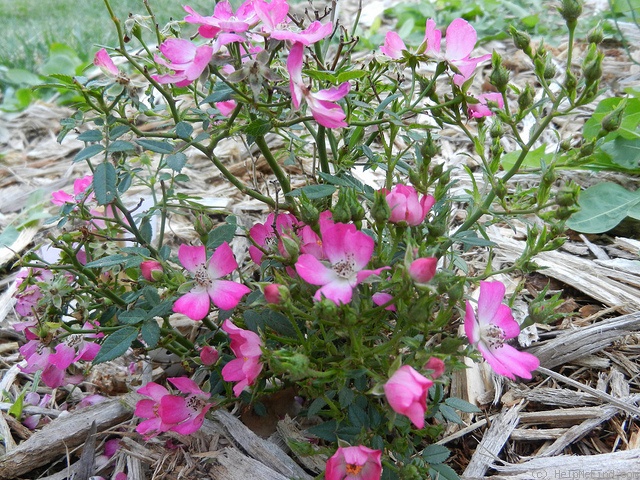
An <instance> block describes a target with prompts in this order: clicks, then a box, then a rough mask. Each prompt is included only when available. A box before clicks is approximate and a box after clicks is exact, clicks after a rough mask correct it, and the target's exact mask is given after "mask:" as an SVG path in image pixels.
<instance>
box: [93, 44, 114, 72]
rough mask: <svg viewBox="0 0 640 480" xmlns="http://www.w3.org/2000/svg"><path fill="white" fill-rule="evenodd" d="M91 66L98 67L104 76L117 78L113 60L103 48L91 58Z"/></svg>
mask: <svg viewBox="0 0 640 480" xmlns="http://www.w3.org/2000/svg"><path fill="white" fill-rule="evenodd" d="M93 64H94V65H95V66H96V67H99V68H100V70H102V72H103V73H104V74H105V75H112V76H114V77H117V76H118V73H119V72H118V67H116V66H115V64H114V63H113V60H111V57H110V56H109V54H108V53H107V51H106V50H105V49H104V48H101V49H100V50H98V51H97V52H96V55H95V57H93Z"/></svg>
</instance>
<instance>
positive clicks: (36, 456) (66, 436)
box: [0, 400, 133, 480]
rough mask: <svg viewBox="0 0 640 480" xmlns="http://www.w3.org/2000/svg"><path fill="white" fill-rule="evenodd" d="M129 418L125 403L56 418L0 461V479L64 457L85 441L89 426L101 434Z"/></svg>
mask: <svg viewBox="0 0 640 480" xmlns="http://www.w3.org/2000/svg"><path fill="white" fill-rule="evenodd" d="M132 415H133V410H132V409H131V408H130V407H128V406H127V405H126V404H125V402H122V401H121V400H110V401H107V402H103V403H100V404H98V405H94V406H92V407H87V408H83V409H80V410H76V411H74V412H71V413H70V414H69V415H65V416H63V417H58V418H56V419H55V420H53V421H52V422H51V423H50V424H48V425H47V426H45V427H44V428H43V429H42V430H40V431H39V432H36V433H34V434H33V435H32V436H31V438H29V439H28V440H26V441H25V442H23V443H22V444H20V445H19V446H18V447H16V448H15V449H13V450H12V451H10V452H8V453H7V454H6V455H4V456H3V457H2V458H0V479H2V480H12V479H15V478H17V477H19V476H21V475H24V474H25V473H27V472H30V471H31V470H33V469H34V468H37V467H40V466H42V465H46V464H47V463H49V462H51V461H53V460H56V459H58V458H60V457H61V456H65V455H66V453H67V451H68V450H70V449H72V448H75V447H77V446H78V445H81V444H82V443H83V442H84V441H85V440H86V438H87V435H88V433H89V431H90V429H91V424H92V423H93V422H95V423H96V427H97V430H98V431H103V430H105V429H107V428H111V427H113V426H115V425H117V424H119V423H122V422H124V421H125V420H128V419H129V418H131V416H132Z"/></svg>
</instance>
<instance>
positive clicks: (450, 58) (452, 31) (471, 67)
mask: <svg viewBox="0 0 640 480" xmlns="http://www.w3.org/2000/svg"><path fill="white" fill-rule="evenodd" d="M445 39H446V42H447V45H446V50H445V53H444V57H443V58H444V60H445V61H446V62H447V63H449V65H452V66H453V67H454V68H455V69H456V70H457V72H456V74H455V75H454V76H453V82H454V83H455V84H456V85H458V86H460V85H462V84H463V83H464V82H465V80H467V79H468V78H469V77H471V75H473V72H474V71H475V69H476V67H477V66H478V64H479V63H480V62H483V61H485V60H488V59H489V58H491V54H487V55H482V56H480V57H475V58H471V52H472V51H473V49H474V48H475V46H476V41H477V40H478V35H477V34H476V30H475V28H473V27H472V26H471V24H470V23H469V22H467V21H466V20H464V19H462V18H456V19H455V20H454V21H453V22H451V24H449V26H448V27H447V32H446V35H445Z"/></svg>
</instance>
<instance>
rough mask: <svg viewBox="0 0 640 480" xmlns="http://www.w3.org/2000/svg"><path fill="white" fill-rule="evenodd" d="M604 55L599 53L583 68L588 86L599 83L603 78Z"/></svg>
mask: <svg viewBox="0 0 640 480" xmlns="http://www.w3.org/2000/svg"><path fill="white" fill-rule="evenodd" d="M603 60H604V53H602V52H598V53H597V55H596V57H595V58H594V59H593V60H591V61H590V62H588V63H586V64H585V65H584V68H583V74H584V80H585V82H586V84H587V85H591V84H592V83H595V82H597V81H598V80H600V78H601V77H602V61H603Z"/></svg>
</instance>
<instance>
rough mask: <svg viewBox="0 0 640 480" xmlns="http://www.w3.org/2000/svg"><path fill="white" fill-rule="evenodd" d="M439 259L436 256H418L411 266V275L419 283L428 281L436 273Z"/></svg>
mask: <svg viewBox="0 0 640 480" xmlns="http://www.w3.org/2000/svg"><path fill="white" fill-rule="evenodd" d="M437 265H438V259H437V258H435V257H424V258H418V259H416V260H414V261H413V262H411V265H410V266H409V276H410V277H411V279H412V280H413V281H414V282H416V283H417V284H424V283H428V282H429V280H431V279H432V278H433V277H434V275H435V274H436V267H437Z"/></svg>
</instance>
